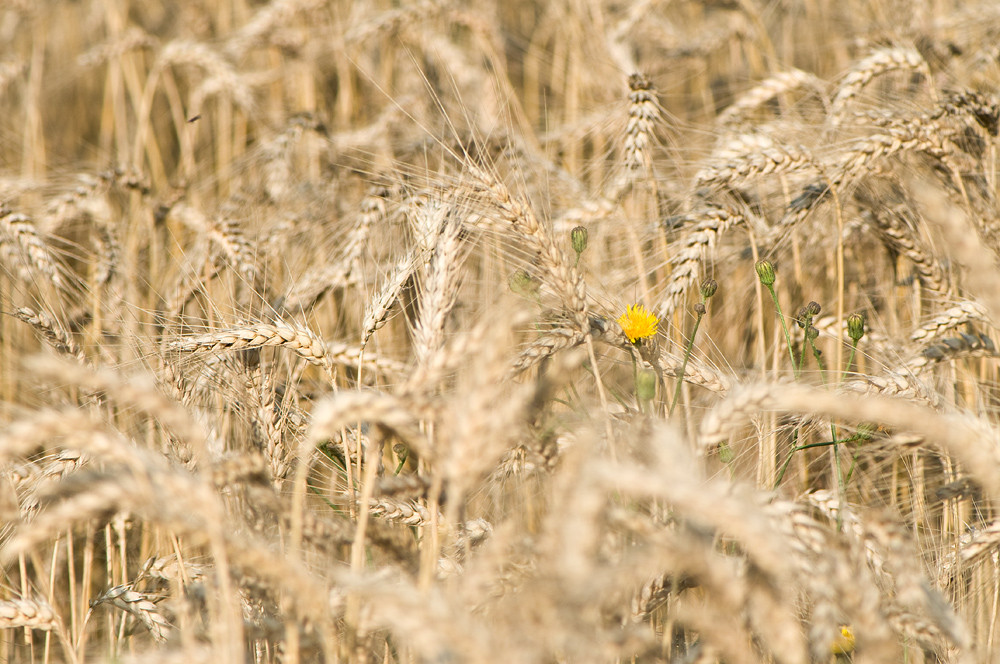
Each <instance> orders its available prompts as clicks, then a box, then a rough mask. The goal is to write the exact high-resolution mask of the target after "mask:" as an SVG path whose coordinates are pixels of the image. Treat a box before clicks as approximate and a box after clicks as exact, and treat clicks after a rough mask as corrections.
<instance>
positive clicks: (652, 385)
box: [635, 369, 656, 401]
mask: <svg viewBox="0 0 1000 664" xmlns="http://www.w3.org/2000/svg"><path fill="white" fill-rule="evenodd" d="M635 395H636V396H637V397H638V398H639V401H652V400H653V397H655V396H656V372H655V371H652V370H651V369H643V370H642V371H640V372H639V375H638V376H636V379H635Z"/></svg>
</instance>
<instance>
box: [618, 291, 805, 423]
mask: <svg viewBox="0 0 1000 664" xmlns="http://www.w3.org/2000/svg"><path fill="white" fill-rule="evenodd" d="M701 303H702V306H701V307H699V308H698V317H697V318H696V319H695V321H694V329H693V330H691V338H690V339H688V344H687V348H686V349H685V350H684V359H682V360H681V370H680V371H679V372H677V385H676V386H675V387H674V398H673V400H672V401H671V402H670V410H668V411H667V417H668V418H669V417H670V416H671V415H673V414H674V408H675V407H676V406H677V400H678V399H680V396H681V388H682V387H683V386H684V371H685V370H686V369H687V363H688V359H689V358H690V357H691V352H692V351H693V350H694V339H695V336H697V334H698V326H700V325H701V319H702V318H704V316H705V307H704V304H705V298H702V300H701ZM786 334H787V332H786ZM634 361H635V360H633V362H634ZM793 361H794V359H793Z"/></svg>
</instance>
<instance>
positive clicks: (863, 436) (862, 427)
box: [857, 422, 878, 440]
mask: <svg viewBox="0 0 1000 664" xmlns="http://www.w3.org/2000/svg"><path fill="white" fill-rule="evenodd" d="M876 431H878V425H877V424H875V423H874V422H861V423H860V424H858V432H857V438H858V440H871V439H872V437H873V436H874V435H875V432H876Z"/></svg>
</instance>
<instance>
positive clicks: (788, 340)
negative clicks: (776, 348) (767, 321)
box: [765, 284, 799, 378]
mask: <svg viewBox="0 0 1000 664" xmlns="http://www.w3.org/2000/svg"><path fill="white" fill-rule="evenodd" d="M765 287H766V288H767V292H768V293H770V294H771V301H773V302H774V308H775V309H776V310H777V311H778V320H779V321H781V329H782V330H783V331H784V332H785V343H786V344H787V345H788V357H789V359H791V361H792V370H793V371H794V372H795V377H796V378H798V377H799V371H798V369H797V368H796V366H795V351H794V350H793V349H792V335H790V334H789V333H788V324H787V323H786V322H785V315H784V314H783V313H782V312H781V305H780V304H778V294H777V293H775V292H774V285H773V284H770V285H769V284H765Z"/></svg>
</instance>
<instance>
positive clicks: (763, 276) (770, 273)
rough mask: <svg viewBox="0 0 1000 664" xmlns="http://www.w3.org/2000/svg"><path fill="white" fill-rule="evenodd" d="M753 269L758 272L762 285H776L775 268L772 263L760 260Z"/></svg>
mask: <svg viewBox="0 0 1000 664" xmlns="http://www.w3.org/2000/svg"><path fill="white" fill-rule="evenodd" d="M753 267H754V269H755V270H757V277H758V278H759V279H760V283H762V284H764V285H765V286H773V285H774V266H773V265H771V261H768V260H759V261H757V264H756V265H754V266H753Z"/></svg>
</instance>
